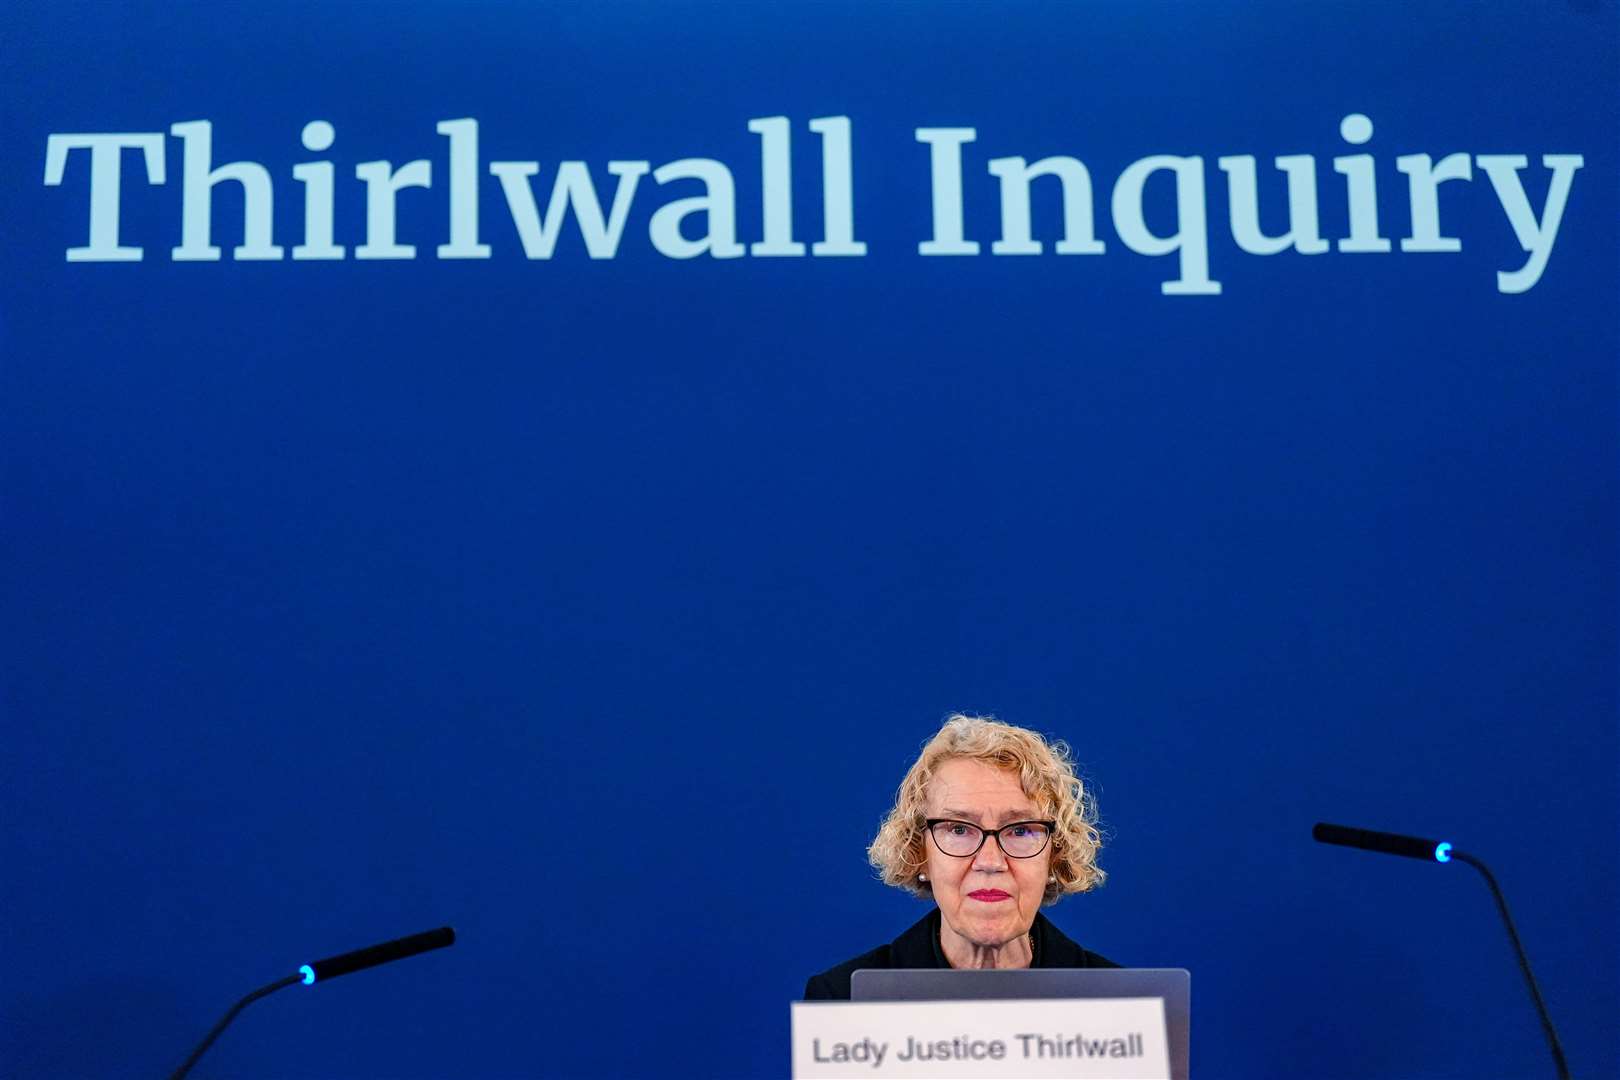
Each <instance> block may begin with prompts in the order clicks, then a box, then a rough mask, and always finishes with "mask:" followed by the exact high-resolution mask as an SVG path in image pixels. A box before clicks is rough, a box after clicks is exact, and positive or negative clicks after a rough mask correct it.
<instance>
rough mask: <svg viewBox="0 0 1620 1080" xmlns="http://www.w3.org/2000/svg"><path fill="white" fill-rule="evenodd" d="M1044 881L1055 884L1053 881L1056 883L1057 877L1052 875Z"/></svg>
mask: <svg viewBox="0 0 1620 1080" xmlns="http://www.w3.org/2000/svg"><path fill="white" fill-rule="evenodd" d="M1046 880H1047V881H1053V882H1055V881H1057V875H1056V874H1053V875H1052V876H1051V877H1049V878H1047V879H1046Z"/></svg>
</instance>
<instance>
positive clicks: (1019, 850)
mask: <svg viewBox="0 0 1620 1080" xmlns="http://www.w3.org/2000/svg"><path fill="white" fill-rule="evenodd" d="M924 824H925V825H927V826H928V835H929V836H932V837H933V838H934V846H935V847H937V848H939V850H940V851H942V852H943V853H945V854H946V855H949V856H951V857H952V858H953V859H966V858H968V857H970V856H973V855H977V854H978V853H979V849H980V848H982V847H984V842H985V841H986V840H988V839H989V838H990V837H992V836H993V837H995V838H996V843H997V844H999V845H1000V846H1001V851H1002V854H1004V855H1006V856H1007V858H1009V859H1033V858H1034V857H1035V856H1037V855H1039V854H1040V853H1041V852H1043V851H1045V850H1046V845H1047V844H1049V843H1051V842H1052V830H1053V829H1055V828H1057V822H1055V821H1015V822H1013V823H1012V824H1010V825H1003V826H1002V827H1001V828H999V829H981V828H979V827H978V826H977V825H975V824H973V822H971V821H957V820H956V819H955V818H929V819H928V820H927V821H925V822H924Z"/></svg>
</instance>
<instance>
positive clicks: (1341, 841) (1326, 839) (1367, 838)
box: [1311, 821, 1570, 1080]
mask: <svg viewBox="0 0 1620 1080" xmlns="http://www.w3.org/2000/svg"><path fill="white" fill-rule="evenodd" d="M1311 838H1312V839H1314V840H1316V841H1317V842H1319V843H1323V844H1338V845H1339V846H1341V847H1352V848H1360V849H1361V850H1363V851H1376V852H1379V853H1381V854H1384V855H1402V856H1405V857H1406V858H1409V859H1423V860H1424V861H1426V862H1429V861H1432V862H1437V863H1448V862H1451V861H1453V860H1455V861H1457V862H1460V863H1467V864H1468V865H1469V866H1472V867H1473V868H1474V869H1475V870H1478V871H1479V873H1480V876H1481V877H1483V878H1484V879H1485V884H1486V885H1488V886H1490V890H1491V896H1492V897H1494V898H1495V900H1496V910H1497V911H1498V912H1500V913H1501V916H1502V925H1504V926H1506V927H1507V932H1508V940H1509V941H1511V942H1512V943H1513V951H1514V952H1515V953H1516V954H1518V958H1519V970H1520V971H1521V972H1523V974H1524V982H1525V985H1526V986H1528V987H1529V988H1530V997H1531V1000H1533V1001H1534V1002H1535V1004H1536V1012H1537V1013H1538V1014H1539V1015H1540V1017H1541V1031H1542V1034H1544V1035H1545V1036H1546V1037H1547V1046H1548V1048H1549V1049H1551V1050H1552V1056H1553V1065H1554V1066H1555V1067H1556V1068H1557V1069H1558V1076H1559V1080H1570V1075H1569V1063H1568V1062H1567V1061H1565V1060H1564V1047H1563V1045H1562V1044H1561V1043H1560V1042H1559V1041H1558V1031H1557V1029H1556V1028H1554V1027H1553V1022H1552V1017H1551V1016H1550V1015H1549V1014H1548V1013H1547V1003H1546V1002H1545V1001H1543V1000H1542V997H1541V988H1540V987H1539V986H1537V985H1536V977H1535V975H1534V974H1533V973H1532V972H1531V971H1530V957H1529V955H1528V954H1526V953H1525V951H1524V944H1523V942H1521V941H1520V940H1519V931H1518V930H1517V929H1516V928H1515V927H1514V925H1513V916H1512V915H1511V914H1509V913H1508V906H1507V898H1506V897H1504V896H1503V895H1502V889H1501V887H1500V886H1499V885H1497V883H1496V875H1495V874H1493V873H1491V870H1490V867H1488V866H1486V865H1485V863H1484V862H1483V861H1482V860H1480V859H1478V858H1476V857H1475V856H1473V855H1470V854H1468V852H1466V851H1458V850H1457V849H1456V848H1454V847H1452V846H1451V844H1450V843H1449V842H1448V841H1445V840H1428V839H1425V838H1423V837H1418V836H1403V835H1402V834H1400V833H1388V832H1376V831H1374V830H1372V829H1357V828H1354V827H1352V826H1349V825H1329V824H1328V823H1327V822H1324V821H1319V822H1317V823H1316V824H1315V825H1313V826H1311Z"/></svg>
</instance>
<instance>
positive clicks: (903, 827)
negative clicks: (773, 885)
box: [866, 713, 1107, 904]
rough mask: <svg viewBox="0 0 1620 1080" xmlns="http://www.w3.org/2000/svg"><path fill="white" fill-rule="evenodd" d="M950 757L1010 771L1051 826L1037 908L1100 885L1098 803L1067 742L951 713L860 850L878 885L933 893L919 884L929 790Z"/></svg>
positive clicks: (920, 893) (925, 862)
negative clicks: (1047, 874) (1046, 874)
mask: <svg viewBox="0 0 1620 1080" xmlns="http://www.w3.org/2000/svg"><path fill="white" fill-rule="evenodd" d="M952 758H968V759H971V760H973V761H982V762H984V763H985V764H987V765H990V766H993V767H995V768H998V769H1007V770H1010V771H1013V772H1016V773H1017V774H1018V781H1019V784H1020V786H1022V787H1023V789H1024V794H1026V795H1028V796H1029V797H1030V798H1031V799H1034V800H1035V802H1036V804H1037V805H1039V806H1040V808H1041V813H1043V814H1045V815H1046V816H1048V817H1050V818H1052V819H1053V820H1055V821H1056V822H1057V828H1056V830H1055V831H1054V832H1053V834H1052V868H1051V871H1052V877H1053V880H1051V881H1049V882H1047V884H1046V893H1045V895H1044V896H1042V897H1041V902H1042V903H1043V904H1050V903H1052V902H1053V901H1055V900H1057V899H1058V898H1059V897H1062V896H1067V895H1068V894H1070V893H1077V892H1085V891H1086V890H1088V889H1094V888H1096V887H1097V886H1098V885H1101V884H1102V883H1103V879H1104V878H1105V877H1106V876H1107V875H1106V874H1105V873H1104V872H1103V870H1102V868H1101V867H1099V866H1098V865H1097V852H1098V851H1099V850H1100V849H1101V847H1102V834H1101V832H1100V831H1099V830H1098V828H1097V804H1096V801H1095V800H1094V799H1093V798H1092V797H1091V794H1090V793H1089V792H1088V791H1086V787H1085V784H1083V783H1082V782H1081V780H1080V777H1079V775H1078V774H1076V772H1075V767H1074V760H1073V759H1072V758H1071V757H1070V754H1069V747H1068V744H1066V743H1064V742H1063V741H1062V740H1057V741H1054V742H1050V743H1049V742H1047V741H1046V740H1045V739H1043V738H1042V737H1041V736H1040V735H1038V734H1036V733H1035V732H1033V731H1030V730H1028V729H1026V728H1021V727H1014V726H1013V725H1012V724H1004V723H1002V722H1001V721H999V720H997V719H995V718H994V717H989V716H964V715H963V714H961V713H955V714H953V715H951V716H949V717H947V718H946V719H945V724H944V726H943V727H941V728H940V729H939V733H938V734H937V735H935V736H934V737H933V738H932V739H929V740H928V742H926V743H924V744H923V748H922V754H921V755H920V756H919V757H918V758H917V761H916V763H915V764H913V765H912V766H911V770H910V771H909V772H907V773H906V778H905V779H904V780H902V781H900V790H899V791H898V792H897V793H896V795H895V800H894V809H892V810H890V811H889V816H888V817H887V818H885V819H884V821H883V825H882V827H881V828H879V829H878V834H877V837H876V838H875V839H874V840H873V841H872V846H871V847H869V848H867V849H866V857H867V858H868V859H869V860H870V861H871V863H872V865H873V867H875V868H876V869H877V871H878V876H879V877H881V878H882V879H883V882H884V884H886V885H893V886H895V887H897V888H901V889H905V890H906V891H907V892H909V893H912V894H913V895H916V896H924V897H926V896H931V895H932V894H933V888H932V886H930V885H929V884H928V882H926V881H921V880H919V879H918V875H919V874H920V873H922V872H923V871H924V870H925V869H926V868H927V866H928V852H927V850H926V848H925V847H924V841H925V839H926V837H927V826H926V825H925V824H924V822H925V820H926V818H927V803H928V784H929V782H930V781H931V780H933V778H934V773H935V772H936V771H937V770H938V769H939V767H940V765H941V764H943V763H944V762H946V761H948V760H950V759H952Z"/></svg>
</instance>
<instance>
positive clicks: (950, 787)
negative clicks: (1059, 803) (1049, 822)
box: [923, 758, 1052, 948]
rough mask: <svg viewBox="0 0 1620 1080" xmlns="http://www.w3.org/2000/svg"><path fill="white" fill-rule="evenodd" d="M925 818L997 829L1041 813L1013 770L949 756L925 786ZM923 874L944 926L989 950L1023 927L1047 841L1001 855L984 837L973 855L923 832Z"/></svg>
mask: <svg viewBox="0 0 1620 1080" xmlns="http://www.w3.org/2000/svg"><path fill="white" fill-rule="evenodd" d="M928 816H929V817H930V818H955V819H956V820H958V821H967V822H971V823H972V824H974V825H977V826H979V827H980V828H983V829H986V830H989V829H997V828H1000V827H1001V826H1003V825H1006V824H1007V823H1008V822H1012V821H1039V820H1041V819H1042V818H1044V817H1045V816H1046V815H1045V814H1043V813H1041V811H1040V807H1038V806H1037V805H1036V804H1035V801H1034V800H1033V799H1031V798H1030V797H1029V796H1028V795H1026V794H1024V789H1023V788H1022V787H1021V786H1020V785H1019V783H1018V774H1017V773H1015V772H1011V771H1009V770H1006V769H997V768H995V767H993V766H990V765H986V764H985V763H984V762H982V761H974V760H972V759H970V758H951V759H949V760H948V761H946V762H945V763H944V764H943V765H941V766H940V767H939V768H938V769H936V770H935V772H934V778H933V780H932V782H930V784H929V785H928ZM923 843H924V844H925V845H926V847H927V850H928V869H927V871H926V873H927V874H928V880H929V882H930V883H932V884H933V887H934V901H935V902H936V903H938V904H939V912H940V915H941V916H942V917H943V918H944V920H945V932H946V933H954V934H956V935H957V936H958V937H961V938H964V939H966V941H968V942H970V943H972V944H973V945H976V946H978V947H980V948H994V947H997V946H1000V945H1003V944H1005V943H1006V942H1008V941H1011V940H1012V939H1014V938H1016V937H1018V936H1019V935H1021V934H1027V933H1029V928H1030V926H1031V925H1032V924H1033V923H1034V922H1035V913H1036V912H1037V911H1039V910H1040V907H1041V896H1042V895H1043V894H1044V893H1045V892H1046V879H1047V876H1048V875H1049V874H1050V873H1051V869H1050V867H1051V862H1052V845H1051V844H1047V846H1046V848H1045V850H1043V851H1042V852H1041V853H1040V854H1039V855H1036V856H1034V857H1033V858H1029V859H1009V858H1008V857H1007V856H1006V854H1005V853H1004V852H1003V851H1002V850H1001V845H1000V844H998V843H997V842H996V841H995V840H993V839H989V838H986V839H985V842H984V845H983V846H982V847H980V848H979V851H978V854H976V855H971V856H968V857H967V858H955V857H953V856H950V855H947V854H945V853H944V852H942V851H940V850H939V846H938V845H937V844H935V843H934V840H933V838H932V837H930V836H924V837H923Z"/></svg>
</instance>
